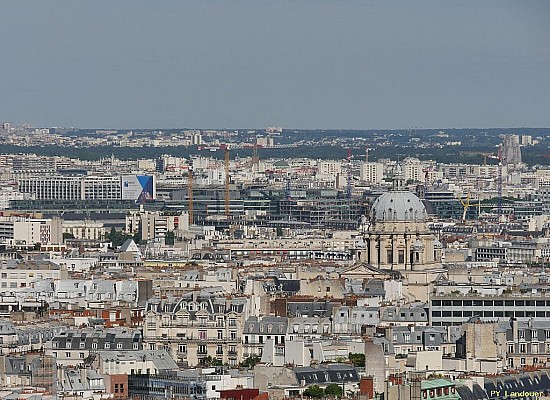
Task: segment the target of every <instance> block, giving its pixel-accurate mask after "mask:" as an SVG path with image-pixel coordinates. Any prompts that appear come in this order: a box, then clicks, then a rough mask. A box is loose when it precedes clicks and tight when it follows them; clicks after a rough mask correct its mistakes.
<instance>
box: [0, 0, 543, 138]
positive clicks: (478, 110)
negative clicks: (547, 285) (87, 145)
mask: <svg viewBox="0 0 550 400" xmlns="http://www.w3.org/2000/svg"><path fill="white" fill-rule="evenodd" d="M1 15H2V16H1V18H0V54H1V56H0V121H11V122H12V123H14V124H22V123H31V124H33V125H35V126H43V127H53V126H59V127H61V126H64V127H80V128H118V129H123V128H183V127H188V128H264V127H268V126H281V127H284V128H289V129H291V128H294V129H408V128H411V127H418V128H452V127H456V128H462V127H487V128H488V127H550V22H549V21H550V1H547V0H540V1H530V0H526V1H507V0H485V1H479V0H461V1H455V0H415V1H410V0H392V1H388V2H386V1H382V0H379V1H374V0H356V1H352V0H333V1H328V0H307V1H306V0H275V1H274V0H265V1H264V0H249V1H244V0H231V1H228V0H196V1H187V0H162V1H150V0H147V1H145V0H116V1H113V0H94V1H78V0H63V1H62V0H48V1H44V0H6V1H3V2H2V7H1Z"/></svg>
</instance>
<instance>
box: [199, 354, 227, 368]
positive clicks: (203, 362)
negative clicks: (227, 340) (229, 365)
mask: <svg viewBox="0 0 550 400" xmlns="http://www.w3.org/2000/svg"><path fill="white" fill-rule="evenodd" d="M199 365H200V366H201V367H215V366H220V365H223V363H222V362H221V360H218V359H217V358H214V357H212V356H206V357H204V358H201V359H200V360H199Z"/></svg>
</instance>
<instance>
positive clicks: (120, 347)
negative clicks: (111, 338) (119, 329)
mask: <svg viewBox="0 0 550 400" xmlns="http://www.w3.org/2000/svg"><path fill="white" fill-rule="evenodd" d="M116 348H117V349H119V350H121V349H122V343H120V342H118V343H117V344H116Z"/></svg>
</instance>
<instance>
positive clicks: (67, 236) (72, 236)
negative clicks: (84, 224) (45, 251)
mask: <svg viewBox="0 0 550 400" xmlns="http://www.w3.org/2000/svg"><path fill="white" fill-rule="evenodd" d="M65 239H74V235H73V234H72V233H71V232H63V241H65Z"/></svg>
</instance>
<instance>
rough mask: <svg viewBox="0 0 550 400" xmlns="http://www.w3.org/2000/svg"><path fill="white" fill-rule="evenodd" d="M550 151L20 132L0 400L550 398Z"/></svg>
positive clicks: (264, 133)
mask: <svg viewBox="0 0 550 400" xmlns="http://www.w3.org/2000/svg"><path fill="white" fill-rule="evenodd" d="M549 133H550V129H545V128H540V129H535V128H514V129H512V128H510V129H504V128H503V129H497V128H495V129H431V130H428V129H419V128H416V127H413V128H410V129H404V130H396V131H386V130H378V131H373V130H365V131H350V130H346V131H344V130H343V131H337V130H327V131H319V130H317V131H316V130H293V129H285V128H281V127H269V128H262V129H237V130H236V129H218V130H214V129H212V130H208V129H168V130H167V129H164V130H162V129H159V130H140V129H132V130H112V129H77V128H35V127H32V126H30V125H25V126H15V125H13V124H11V123H8V122H5V123H3V124H2V125H1V129H0V140H1V141H0V187H1V189H0V259H1V262H2V265H1V269H0V317H1V319H0V384H1V386H2V388H3V389H2V390H3V391H5V396H16V397H0V398H28V399H33V398H46V399H54V398H71V399H108V398H115V399H116V398H122V399H126V398H135V399H156V398H158V399H160V398H195V399H214V398H217V399H220V398H221V399H242V400H248V399H250V400H251V399H258V400H260V399H261V400H267V399H288V398H305V397H309V398H325V397H329V398H330V397H347V398H357V399H373V398H377V399H391V400H393V399H395V400H401V399H442V400H443V399H481V398H487V399H501V398H509V397H515V398H543V397H544V396H545V395H546V394H547V391H548V389H550V372H549V371H550V299H548V296H547V287H548V284H549V280H550V276H549V275H548V272H547V270H548V268H549V267H550V167H549V161H550V151H549V147H550V135H549ZM2 393H4V392H2ZM1 396H4V394H2V395H1ZM17 396H19V397H17ZM33 396H34V397H33Z"/></svg>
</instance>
